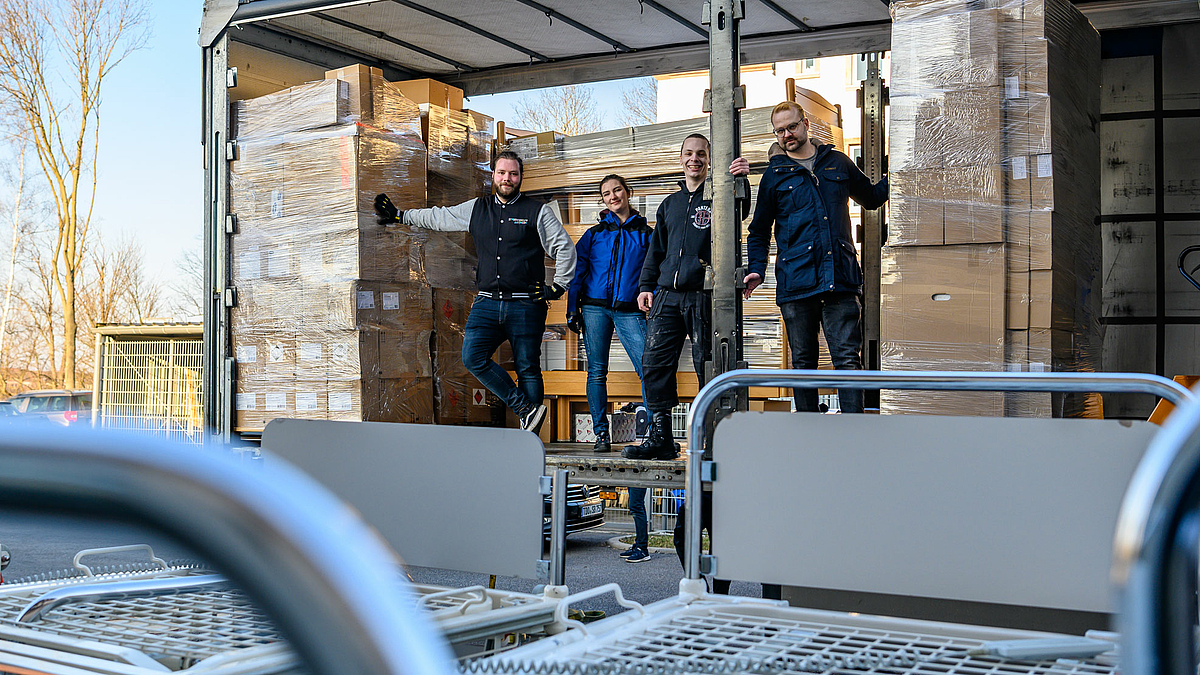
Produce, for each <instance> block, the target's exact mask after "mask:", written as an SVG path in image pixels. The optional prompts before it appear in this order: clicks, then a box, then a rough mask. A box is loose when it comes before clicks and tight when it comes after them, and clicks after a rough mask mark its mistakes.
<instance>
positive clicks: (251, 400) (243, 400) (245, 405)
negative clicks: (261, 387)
mask: <svg viewBox="0 0 1200 675" xmlns="http://www.w3.org/2000/svg"><path fill="white" fill-rule="evenodd" d="M257 399H258V394H253V393H244V392H238V395H237V397H236V403H235V404H234V407H235V408H237V409H238V410H254V409H255V405H256V404H257V403H258V401H257Z"/></svg>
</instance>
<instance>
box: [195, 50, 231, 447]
mask: <svg viewBox="0 0 1200 675" xmlns="http://www.w3.org/2000/svg"><path fill="white" fill-rule="evenodd" d="M228 71H229V35H228V33H225V34H223V35H221V37H220V38H218V39H217V40H216V42H214V43H213V45H212V46H211V47H208V48H206V49H205V50H204V80H203V82H202V83H201V87H202V89H203V90H202V91H201V99H202V101H203V107H204V121H203V122H202V125H203V136H202V142H203V143H204V293H205V297H204V359H203V367H204V376H203V379H202V383H203V384H202V386H203V388H204V389H203V400H204V423H205V425H206V426H207V427H208V428H209V429H210V430H211V433H212V434H213V435H215V436H216V437H217V438H216V439H214V440H217V441H218V442H222V443H226V442H228V441H229V436H230V431H231V429H232V422H233V420H232V416H233V379H232V376H231V373H232V370H231V369H232V363H231V362H230V363H227V361H231V359H230V358H229V344H230V342H229V309H228V307H227V306H226V295H227V294H226V292H225V291H226V288H227V286H228V281H229V277H228V270H229V265H228V261H229V237H228V234H227V233H226V231H225V216H226V214H227V213H228V212H229V200H228V196H229V195H228V186H229V160H228V159H227V155H226V151H227V144H228V143H229V142H230V138H229V90H228V88H229V85H230V80H229V77H228Z"/></svg>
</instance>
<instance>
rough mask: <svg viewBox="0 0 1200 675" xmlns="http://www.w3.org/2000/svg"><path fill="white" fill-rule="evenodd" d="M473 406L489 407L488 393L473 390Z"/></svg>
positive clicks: (481, 390)
mask: <svg viewBox="0 0 1200 675" xmlns="http://www.w3.org/2000/svg"><path fill="white" fill-rule="evenodd" d="M471 405H487V392H486V391H484V390H483V389H472V390H471Z"/></svg>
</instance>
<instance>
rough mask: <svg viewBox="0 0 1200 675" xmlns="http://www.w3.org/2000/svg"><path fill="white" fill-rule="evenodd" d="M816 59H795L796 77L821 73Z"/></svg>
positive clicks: (813, 75) (814, 75)
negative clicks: (796, 65)
mask: <svg viewBox="0 0 1200 675" xmlns="http://www.w3.org/2000/svg"><path fill="white" fill-rule="evenodd" d="M818 63H819V61H818V60H817V59H800V60H799V61H797V64H798V67H797V69H796V75H797V77H816V76H818V75H820V74H821V70H820V68H819V67H818Z"/></svg>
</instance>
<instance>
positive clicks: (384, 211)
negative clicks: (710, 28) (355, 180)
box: [375, 194, 404, 225]
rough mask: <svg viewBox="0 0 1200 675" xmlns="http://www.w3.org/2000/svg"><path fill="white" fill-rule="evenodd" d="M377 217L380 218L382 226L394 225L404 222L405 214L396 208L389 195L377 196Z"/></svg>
mask: <svg viewBox="0 0 1200 675" xmlns="http://www.w3.org/2000/svg"><path fill="white" fill-rule="evenodd" d="M375 215H377V216H379V218H378V222H379V224H380V225H394V224H395V223H400V222H403V220H402V218H403V217H404V212H403V211H401V210H400V209H398V208H396V205H395V204H393V203H392V200H391V199H389V198H388V196H387V195H383V194H379V195H375Z"/></svg>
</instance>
